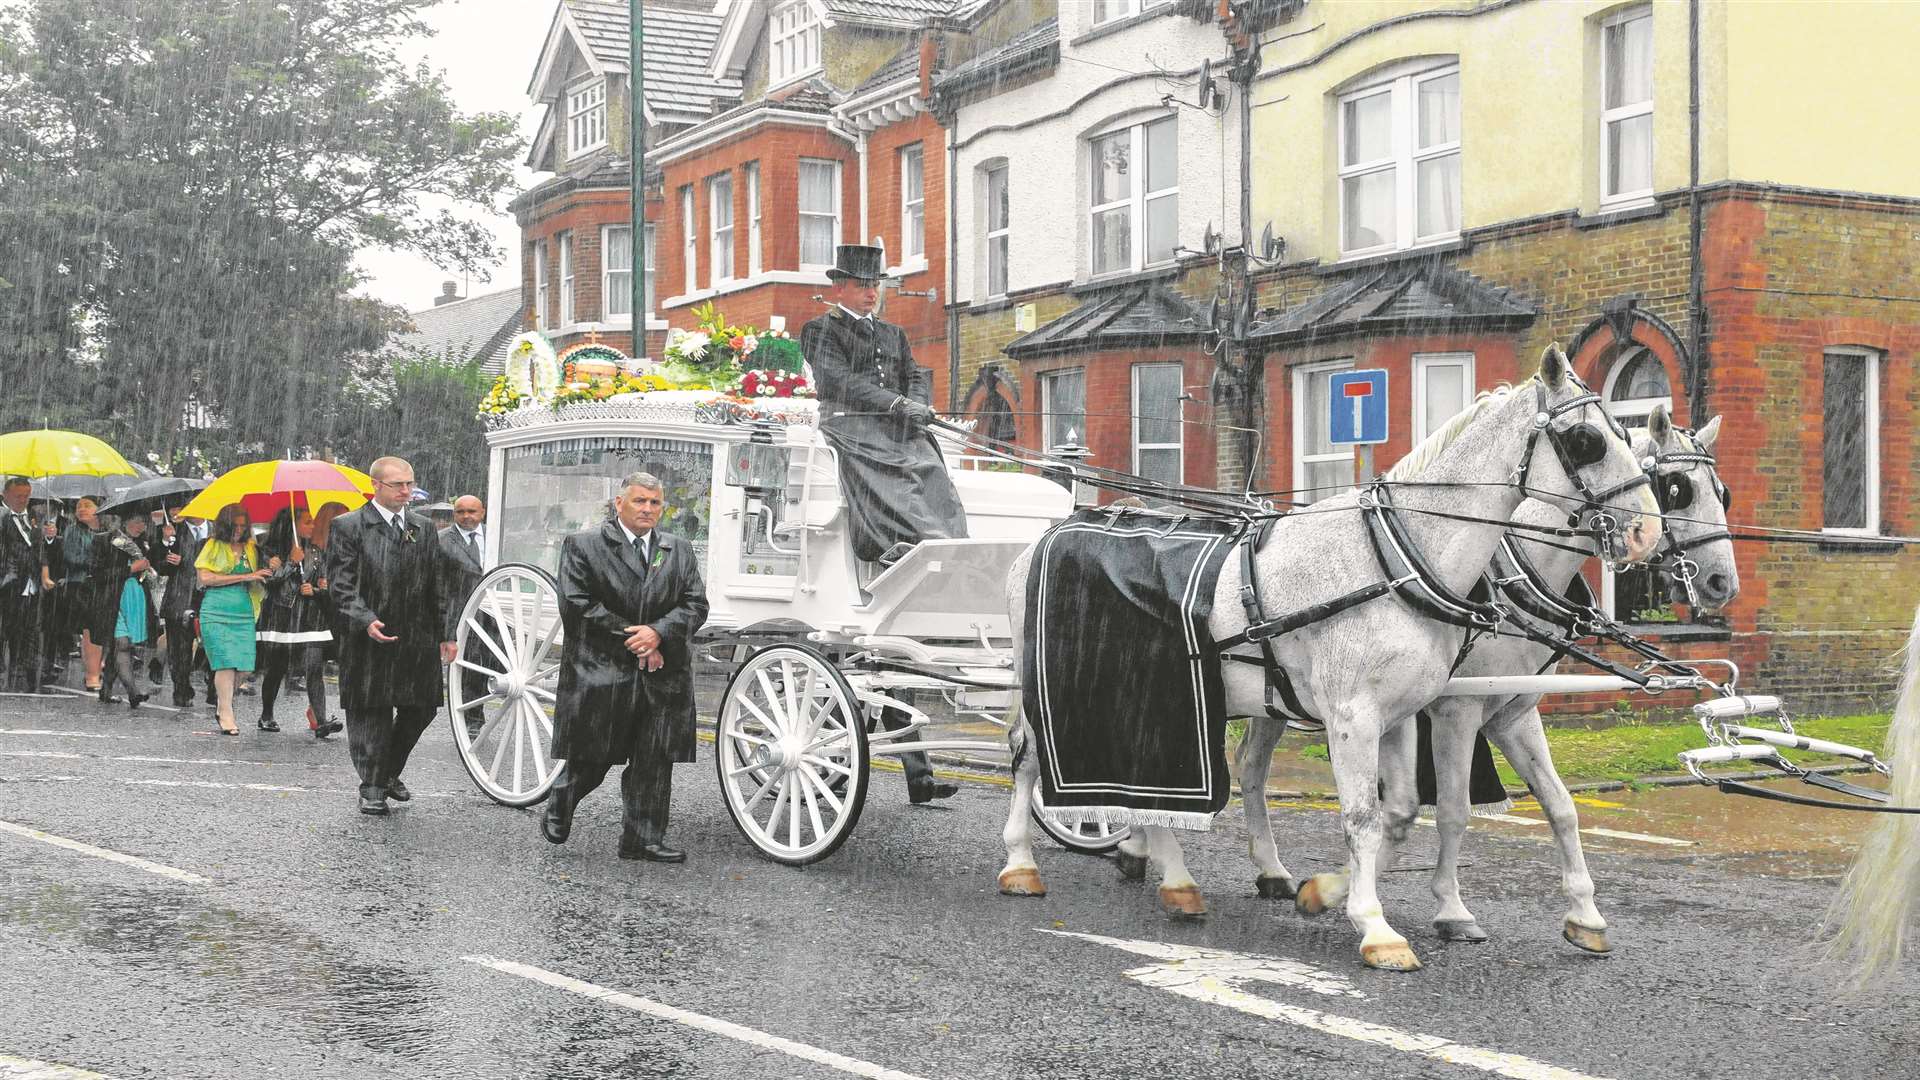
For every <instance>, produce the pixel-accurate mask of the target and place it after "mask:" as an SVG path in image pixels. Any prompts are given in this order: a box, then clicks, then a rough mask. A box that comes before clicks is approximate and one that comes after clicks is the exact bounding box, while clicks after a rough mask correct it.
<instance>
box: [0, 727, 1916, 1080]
mask: <svg viewBox="0 0 1920 1080" xmlns="http://www.w3.org/2000/svg"><path fill="white" fill-rule="evenodd" d="M257 702H258V699H257V698H243V699H241V706H240V712H241V721H242V726H243V731H244V733H243V734H242V736H241V737H239V738H223V737H220V736H218V735H214V734H211V731H212V729H213V723H212V717H211V712H210V711H209V710H206V709H203V708H202V709H195V710H191V711H188V712H183V713H173V712H169V711H163V710H159V709H155V708H143V709H141V710H139V711H138V712H129V710H128V709H127V708H126V707H125V706H124V705H118V706H102V705H99V704H97V703H95V702H94V701H92V700H91V699H88V698H82V697H77V696H72V695H60V696H55V697H45V698H29V697H11V696H10V697H0V867H3V868H4V872H0V1080H16V1078H19V1077H29V1076H31V1077H40V1076H47V1077H84V1076H90V1075H97V1076H104V1077H109V1078H121V1080H124V1078H132V1077H169V1078H172V1077H223V1078H224V1077H235V1078H259V1077H301V1078H308V1077H313V1078H321V1077H326V1078H332V1077H340V1078H355V1080H358V1078H373V1077H408V1078H425V1077H448V1078H453V1077H460V1078H469V1077H488V1078H490V1077H501V1078H507V1077H534V1076H538V1077H551V1078H581V1080H585V1078H597V1077H721V1078H760V1077H766V1078H794V1077H805V1078H816V1077H817V1078H841V1077H846V1076H849V1075H852V1076H865V1077H884V1078H893V1080H916V1078H918V1080H948V1078H952V1080H959V1078H976V1077H1086V1078H1107V1077H1191V1076H1202V1075H1209V1076H1213V1075H1217V1076H1232V1077H1275V1078H1279V1077H1299V1076H1310V1075H1324V1076H1350V1077H1367V1078H1376V1077H1380V1078H1385V1077H1482V1076H1509V1077H1519V1078H1522V1080H1549V1078H1552V1080H1584V1078H1593V1077H1608V1078H1620V1080H1624V1078H1641V1077H1645V1078H1653V1077H1686V1078H1690V1080H1691V1078H1699V1077H1733V1076H1739V1077H1754V1078H1776V1077H1777V1078H1782V1080H1786V1078H1791V1080H1802V1078H1806V1077H1911V1076H1913V1075H1914V1072H1913V1069H1914V1066H1913V1062H1914V1061H1915V1060H1916V1051H1920V975H1917V974H1916V972H1920V967H1916V965H1914V964H1909V965H1908V966H1907V967H1906V969H1905V970H1904V971H1903V972H1902V973H1901V974H1900V975H1898V976H1896V977H1895V978H1894V979H1892V980H1891V981H1890V982H1888V983H1887V984H1885V985H1883V986H1879V987H1876V988H1875V989H1874V990H1873V992H1872V993H1871V994H1870V995H1868V996H1865V997H1861V998H1855V999H1843V998H1842V997H1841V996H1840V995H1839V993H1838V991H1837V990H1836V988H1835V987H1836V975H1835V973H1833V972H1831V971H1828V970H1825V969H1823V968H1821V967H1820V966H1819V965H1818V964H1816V963H1814V962H1812V961H1811V960H1810V959H1809V957H1808V955H1807V953H1806V950H1805V944H1806V942H1807V940H1808V935H1809V932H1810V927H1811V926H1812V925H1813V924H1814V923H1815V922H1816V921H1817V918H1818V915H1819V912H1820V911H1821V909H1822V908H1823V907H1824V905H1825V902H1826V899H1827V897H1828V895H1829V893H1830V892H1831V889H1832V882H1833V880H1834V877H1835V875H1836V874H1837V872H1838V871H1839V869H1840V868H1842V867H1843V866H1844V864H1845V861H1846V859H1847V858H1848V856H1849V855H1850V852H1851V848H1852V846H1853V845H1854V844H1855V843H1856V842H1857V837H1858V835H1859V833H1860V832H1861V831H1862V830H1864V829H1865V827H1866V826H1867V824H1868V821H1866V820H1862V819H1864V818H1866V817H1867V816H1866V815H1837V814H1831V813H1823V812H1821V811H1816V810H1807V809H1797V808H1792V807H1778V806H1775V805H1774V804H1767V803H1760V802H1758V801H1754V800H1737V799H1736V798H1735V797H1732V796H1726V795H1720V794H1717V793H1715V792H1712V791H1707V790H1704V789H1686V790H1673V791H1665V790H1663V791H1652V792H1635V793H1632V794H1630V795H1624V794H1623V795H1607V796H1599V797H1585V798H1583V801H1582V814H1583V826H1584V827H1585V828H1587V829H1588V830H1589V832H1588V833H1587V835H1586V837H1585V841H1586V847H1587V852H1588V856H1589V860H1590V862H1591V864H1592V870H1593V874H1594V877H1595V879H1596V881H1597V883H1598V886H1599V902H1600V906H1601V910H1602V912H1603V913H1604V914H1605V915H1606V916H1607V918H1608V919H1609V921H1610V922H1611V924H1612V930H1611V935H1612V939H1613V943H1614V946H1615V951H1614V953H1613V955H1611V956H1609V957H1604V958H1599V957H1592V956H1588V955H1585V954H1582V953H1580V952H1578V951H1577V950H1575V949H1573V948H1572V947H1571V946H1568V945H1566V944H1565V943H1564V942H1562V941H1561V940H1560V937H1559V923H1560V918H1561V915H1562V913H1563V912H1564V911H1565V907H1566V904H1565V901H1564V898H1563V897H1562V896H1561V895H1560V891H1559V877H1558V871H1557V865H1556V862H1555V858H1554V855H1553V850H1552V847H1551V845H1550V843H1549V841H1548V839H1547V830H1546V828H1545V827H1544V826H1543V825H1541V824H1539V823H1538V812H1537V808H1532V807H1529V806H1527V805H1526V804H1524V803H1523V804H1521V805H1519V806H1517V807H1515V809H1514V810H1513V811H1511V812H1510V813H1509V814H1507V815H1505V816H1504V817H1503V818H1501V819H1497V820H1492V821H1478V822H1476V824H1475V827H1474V829H1473V830H1472V832H1471V833H1470V835H1469V838H1468V841H1467V849H1466V858H1467V860H1468V865H1467V866H1466V867H1465V869H1464V870H1463V872H1462V876H1463V882H1464V887H1465V889H1466V895H1467V900H1468V903H1469V906H1471V907H1472V908H1473V910H1474V912H1475V913H1476V914H1477V915H1478V917H1479V920H1480V924H1481V925H1482V927H1484V928H1485V929H1486V930H1487V931H1488V932H1489V933H1490V934H1491V935H1493V940H1492V941H1490V942H1488V943H1487V944H1484V945H1464V944H1456V945H1443V944H1441V943H1440V942H1438V941H1437V940H1436V938H1435V936H1434V934H1433V931H1432V929H1431V927H1430V926H1429V925H1428V924H1427V920H1428V919H1429V918H1430V916H1431V915H1432V911H1433V901H1432V900H1431V898H1430V897H1429V895H1428V893H1427V889H1426V884H1425V879H1426V875H1425V874H1424V873H1423V872H1422V868H1423V867H1425V866H1428V865H1430V862H1431V857H1432V847H1433V842H1434V841H1433V830H1432V829H1431V828H1425V827H1423V828H1420V829H1418V830H1416V835H1415V838H1414V841H1413V843H1412V846H1411V850H1410V851H1409V852H1408V853H1407V856H1406V857H1404V858H1403V860H1402V865H1401V868H1400V869H1398V870H1396V871H1395V872H1393V873H1389V874H1387V875H1384V877H1383V883H1382V895H1383V898H1384V901H1385V905H1386V910H1387V914H1388V917H1389V918H1390V919H1391V920H1392V921H1393V922H1394V924H1395V925H1396V926H1397V927H1398V928H1399V929H1400V930H1401V931H1402V932H1403V933H1405V934H1406V935H1407V936H1408V938H1409V939H1410V941H1411V942H1412V944H1413V946H1414V948H1415V949H1416V950H1417V951H1418V952H1419V954H1420V956H1421V957H1422V959H1423V960H1424V961H1425V964H1426V967H1425V969H1424V970H1422V971H1420V972H1416V973H1412V974H1388V973H1382V972H1375V971H1370V970H1368V969H1366V968H1364V967H1362V966H1361V965H1360V964H1359V960H1358V942H1357V941H1356V940H1355V936H1354V934H1353V933H1352V931H1351V929H1350V928H1349V927H1348V925H1347V924H1346V921H1345V919H1344V918H1341V917H1338V916H1334V917H1323V918H1321V919H1317V920H1307V919H1304V918H1302V917H1300V916H1299V915H1297V914H1295V912H1294V911H1293V909H1292V906H1291V905H1290V904H1285V903H1276V902H1273V901H1266V900H1262V899H1260V898H1259V897H1258V896H1257V895H1256V894H1255V892H1254V889H1253V881H1252V873H1251V870H1250V868H1249V867H1248V865H1247V862H1246V859H1245V856H1244V836H1245V831H1244V828H1243V823H1242V821H1241V819H1240V817H1239V815H1238V812H1237V810H1232V809H1230V810H1229V811H1228V812H1227V813H1226V814H1224V815H1222V817H1221V818H1220V820H1219V821H1218V823H1217V824H1216V826H1215V829H1214V831H1213V832H1211V833H1208V834H1188V835H1186V836H1184V837H1183V839H1184V840H1185V844H1186V850H1187V854H1188V865H1189V867H1190V869H1191V870H1192V871H1193V873H1194V876H1195V877H1196V878H1197V879H1198V880H1199V881H1200V882H1201V883H1202V885H1203V887H1205V889H1206V891H1207V896H1208V899H1209V903H1210V906H1211V914H1210V916H1209V917H1208V918H1206V919H1204V920H1199V921H1185V922H1176V921H1172V920H1170V919H1168V918H1166V917H1165V916H1163V915H1161V914H1160V912H1159V910H1158V907H1157V905H1156V903H1155V899H1154V891H1153V889H1152V888H1151V887H1150V886H1143V885H1140V884H1136V883H1128V882H1123V881H1121V880H1120V879H1119V878H1118V876H1117V875H1116V873H1115V870H1114V867H1113V864H1112V861H1111V860H1110V859H1105V858H1094V857H1087V856H1079V855H1072V854H1068V853H1066V852H1064V851H1061V850H1059V849H1057V848H1052V847H1050V846H1048V845H1047V842H1046V841H1045V840H1044V839H1042V840H1040V841H1038V848H1037V850H1038V851H1039V856H1040V861H1041V866H1042V870H1043V872H1044V873H1045V875H1046V878H1047V881H1048V883H1049V885H1050V887H1051V891H1050V894H1049V895H1048V896H1046V897H1044V898H1041V899H1012V898H1007V897H1003V896H1000V895H999V894H998V892H997V890H996V888H995V873H996V872H997V870H998V869H999V867H1000V865H1001V863H1002V861H1003V858H1004V853H1003V850H1002V848H1001V845H1000V841H999V832H1000V828H1001V825H1002V823H1003V821H1004V816H1005V807H1006V803H1005V800H1006V797H1007V789H1006V787H1005V784H1004V778H1000V777H994V776H990V775H979V776H969V777H968V782H967V783H965V784H963V790H962V792H961V794H960V795H959V796H958V797H956V798H954V799H952V800H950V801H948V802H946V803H943V804H937V805H935V806H930V807H911V806H909V805H908V804H907V800H906V796H905V790H904V785H903V783H902V782H901V780H900V777H899V774H898V773H896V772H891V771H877V772H876V780H875V787H874V790H873V792H872V793H871V795H870V798H869V802H868V805H867V809H866V812H865V814H864V815H863V816H862V818H861V820H860V823H859V827H858V830H857V832H856V834H855V835H854V837H853V838H852V839H851V840H850V841H849V842H848V843H847V844H846V846H845V847H843V848H842V849H841V850H840V852H839V853H837V854H836V855H834V856H833V857H832V858H830V859H828V860H825V861H823V862H821V863H817V864H815V865H813V866H811V867H808V868H805V869H789V868H786V867H782V866H778V865H775V864H772V863H770V862H768V861H766V860H764V859H762V858H760V857H759V856H758V855H757V853H756V852H755V851H754V850H753V849H752V848H751V847H750V846H749V845H748V844H747V842H746V841H745V840H744V839H743V838H742V837H741V836H740V834H739V833H738V832H736V831H735V829H734V828H733V826H732V824H731V822H730V821H729V819H728V817H727V814H726V811H725V810H724V809H723V808H722V806H721V805H720V802H719V797H718V792H717V786H716V783H715V778H714V774H713V765H712V761H711V759H710V757H709V756H708V750H707V748H706V747H705V746H703V747H702V757H701V760H700V761H699V762H698V763H696V764H692V765H683V766H680V767H679V768H678V769H677V770H676V777H675V790H674V798H673V825H672V828H671V832H670V839H671V840H672V841H673V842H674V843H675V844H677V845H678V846H681V847H684V848H686V849H688V851H689V852H690V860H689V862H688V863H686V864H685V865H682V866H663V865H656V864H646V863H629V862H622V861H620V860H618V859H616V858H615V857H614V854H613V849H614V846H615V843H616V841H617V838H618V833H619V808H618V803H617V799H616V798H615V797H614V796H613V793H612V788H613V785H612V784H609V785H607V787H608V791H606V792H603V793H600V794H596V795H594V796H592V797H590V798H589V799H588V800H586V801H585V802H584V803H583V804H582V806H581V808H580V811H579V815H578V818H577V822H576V826H575V829H574V837H573V840H572V841H571V842H570V843H568V844H567V845H565V846H563V847H553V846H550V845H548V844H546V843H544V842H543V841H541V840H540V839H539V837H538V836H537V833H536V815H537V811H535V810H512V809H508V808H504V807H500V806H497V805H495V804H493V803H491V802H490V801H488V800H487V799H485V798H484V797H483V796H481V795H479V794H478V793H477V791H476V790H475V788H474V787H473V785H472V784H471V782H470V781H469V780H468V779H467V777H466V774H465V772H464V770H463V769H462V768H461V766H460V764H459V761H458V758H457V756H456V754H455V753H454V750H453V745H452V739H451V736H450V734H449V732H448V730H447V728H446V727H445V725H444V722H443V723H442V724H439V725H436V726H435V727H434V728H432V729H431V730H430V731H429V732H428V734H427V736H426V737H425V738H424V739H423V740H422V743H421V747H420V750H419V751H418V752H417V753H416V755H415V757H414V763H413V765H412V766H411V767H410V768H409V770H408V773H407V777H406V779H407V781H408V784H409V785H410V786H411V787H412V789H413V791H414V792H415V799H414V801H413V802H412V803H411V804H409V805H406V806H402V807H398V808H396V810H395V812H394V813H393V814H392V815H391V816H390V817H387V818H368V817H363V816H361V815H360V814H359V813H357V811H356V803H355V793H354V783H353V777H352V770H351V767H350V766H349V764H348V761H347V751H346V746H345V745H344V742H343V740H342V739H341V738H340V737H335V738H334V739H333V740H331V741H328V742H325V743H319V742H316V741H314V740H313V739H312V738H310V737H309V736H308V735H307V734H306V733H305V732H304V731H298V730H294V728H293V727H292V726H291V725H290V726H289V728H288V730H287V731H285V732H283V733H280V734H263V733H259V732H256V731H255V730H254V729H253V720H252V718H253V715H254V712H253V710H256V709H257V707H258V706H257ZM283 720H284V717H283ZM1274 812H1275V815H1276V820H1275V831H1276V834H1277V835H1278V836H1279V837H1280V838H1281V840H1282V847H1283V856H1284V857H1285V858H1286V859H1287V862H1288V864H1289V866H1290V867H1291V868H1292V869H1293V870H1294V871H1295V872H1296V873H1297V874H1302V875H1304V874H1308V873H1312V872H1315V871H1317V870H1323V869H1329V868H1331V867H1332V866H1333V865H1334V864H1335V862H1336V861H1337V858H1338V855H1337V853H1338V851H1339V844H1340V838H1339V831H1338V821H1337V818H1336V815H1335V814H1334V812H1333V811H1332V810H1331V809H1330V808H1328V806H1327V805H1326V804H1324V803H1316V802H1311V801H1305V800H1296V801H1292V802H1288V803H1284V804H1276V808H1275V811H1274ZM1842 819H1844V820H1842Z"/></svg>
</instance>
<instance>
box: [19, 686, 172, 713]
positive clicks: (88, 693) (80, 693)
mask: <svg viewBox="0 0 1920 1080" xmlns="http://www.w3.org/2000/svg"><path fill="white" fill-rule="evenodd" d="M47 689H49V690H58V691H60V692H61V693H63V694H72V695H73V696H75V697H97V696H99V695H98V692H97V691H94V690H75V689H74V688H73V687H71V686H49V687H47ZM42 696H45V695H42ZM140 707H141V708H142V709H159V710H160V711H161V712H170V713H177V712H179V711H180V710H179V709H178V708H176V707H174V706H172V705H155V704H152V703H151V702H148V703H144V704H142V705H141V706H140Z"/></svg>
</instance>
